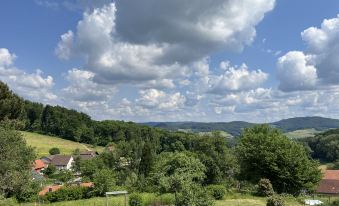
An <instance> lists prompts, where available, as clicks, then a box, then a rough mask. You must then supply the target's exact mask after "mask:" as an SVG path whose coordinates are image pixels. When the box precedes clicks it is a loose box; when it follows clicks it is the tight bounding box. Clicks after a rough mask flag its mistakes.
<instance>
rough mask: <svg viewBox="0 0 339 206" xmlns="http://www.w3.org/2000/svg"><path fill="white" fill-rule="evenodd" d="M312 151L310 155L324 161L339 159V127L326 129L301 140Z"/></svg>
mask: <svg viewBox="0 0 339 206" xmlns="http://www.w3.org/2000/svg"><path fill="white" fill-rule="evenodd" d="M303 142H304V143H305V144H307V145H308V146H309V148H310V149H311V151H312V157H313V158H316V159H320V160H322V161H324V162H335V161H338V160H339V129H333V130H328V131H326V132H324V133H320V134H318V135H316V136H315V137H310V138H307V139H305V140H303Z"/></svg>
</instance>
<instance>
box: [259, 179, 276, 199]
mask: <svg viewBox="0 0 339 206" xmlns="http://www.w3.org/2000/svg"><path fill="white" fill-rule="evenodd" d="M273 194H274V190H273V187H272V184H271V181H270V180H269V179H265V178H263V179H260V180H259V182H258V185H257V195H259V196H262V197H269V196H272V195H273Z"/></svg>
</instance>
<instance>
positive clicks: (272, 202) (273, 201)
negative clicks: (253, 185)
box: [266, 195, 285, 206]
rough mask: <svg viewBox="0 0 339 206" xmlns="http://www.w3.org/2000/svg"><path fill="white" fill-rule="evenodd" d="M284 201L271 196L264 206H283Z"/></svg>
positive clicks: (276, 196)
mask: <svg viewBox="0 0 339 206" xmlns="http://www.w3.org/2000/svg"><path fill="white" fill-rule="evenodd" d="M284 205H285V201H284V199H283V198H282V197H280V196H278V195H274V196H271V197H269V198H268V199H267V203H266V206H284Z"/></svg>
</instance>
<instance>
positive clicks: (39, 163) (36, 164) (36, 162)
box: [34, 159, 46, 170]
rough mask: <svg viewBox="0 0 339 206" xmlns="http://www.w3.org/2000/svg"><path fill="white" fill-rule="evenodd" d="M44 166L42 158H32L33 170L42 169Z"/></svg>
mask: <svg viewBox="0 0 339 206" xmlns="http://www.w3.org/2000/svg"><path fill="white" fill-rule="evenodd" d="M45 167H46V165H45V163H44V162H43V161H42V160H40V159H38V160H34V169H35V170H39V169H43V168H45Z"/></svg>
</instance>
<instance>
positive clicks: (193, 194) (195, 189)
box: [176, 184, 214, 206]
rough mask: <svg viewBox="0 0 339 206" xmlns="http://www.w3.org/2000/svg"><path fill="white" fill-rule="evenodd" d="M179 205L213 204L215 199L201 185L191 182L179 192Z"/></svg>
mask: <svg viewBox="0 0 339 206" xmlns="http://www.w3.org/2000/svg"><path fill="white" fill-rule="evenodd" d="M176 205H177V206H187V205H195V206H213V205H214V199H213V198H212V197H211V196H210V195H209V194H208V192H207V191H206V190H205V189H204V188H202V187H201V186H200V185H197V184H191V185H187V186H185V187H184V188H183V190H182V192H181V193H178V194H177V199H176Z"/></svg>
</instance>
